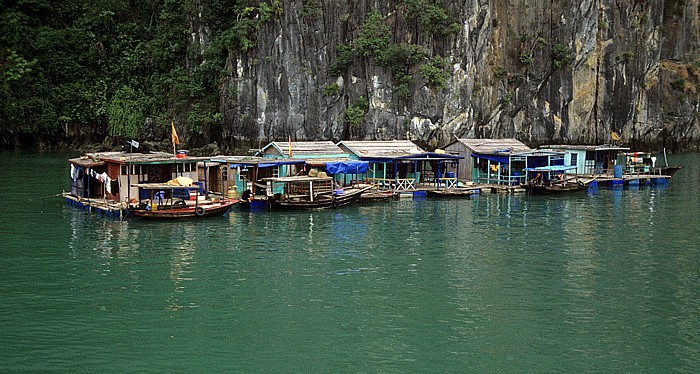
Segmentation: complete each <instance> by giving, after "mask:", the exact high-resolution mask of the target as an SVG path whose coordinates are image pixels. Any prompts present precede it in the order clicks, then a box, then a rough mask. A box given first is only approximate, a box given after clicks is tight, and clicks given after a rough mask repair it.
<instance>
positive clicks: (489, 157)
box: [472, 153, 510, 164]
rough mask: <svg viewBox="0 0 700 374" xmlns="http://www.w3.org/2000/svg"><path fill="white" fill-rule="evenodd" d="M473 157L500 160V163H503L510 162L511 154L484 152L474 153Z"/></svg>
mask: <svg viewBox="0 0 700 374" xmlns="http://www.w3.org/2000/svg"><path fill="white" fill-rule="evenodd" d="M472 157H474V158H481V159H484V160H490V161H496V162H500V163H502V164H507V163H509V162H510V157H509V156H501V155H484V154H478V153H472Z"/></svg>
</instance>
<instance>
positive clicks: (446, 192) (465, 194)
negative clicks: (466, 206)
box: [427, 187, 480, 198]
mask: <svg viewBox="0 0 700 374" xmlns="http://www.w3.org/2000/svg"><path fill="white" fill-rule="evenodd" d="M479 192H480V190H479V189H478V188H459V187H457V188H450V189H439V190H427V193H428V197H445V198H470V197H471V196H472V195H474V194H478V193H479Z"/></svg>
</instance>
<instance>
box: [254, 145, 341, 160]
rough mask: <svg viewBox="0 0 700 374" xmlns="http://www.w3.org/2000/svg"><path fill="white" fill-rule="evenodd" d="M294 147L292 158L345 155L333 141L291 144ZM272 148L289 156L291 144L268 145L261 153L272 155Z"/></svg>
mask: <svg viewBox="0 0 700 374" xmlns="http://www.w3.org/2000/svg"><path fill="white" fill-rule="evenodd" d="M291 145H292V156H293V157H299V156H324V155H329V156H330V155H338V154H344V153H345V152H343V150H342V149H340V147H338V146H337V145H335V143H333V142H332V141H319V142H291ZM271 147H273V148H274V149H275V150H276V151H277V152H275V153H280V154H282V155H284V156H287V155H288V154H289V142H272V143H270V144H268V145H266V146H265V147H264V148H263V149H262V150H261V151H262V152H264V153H268V154H269V153H270V151H271V149H270V148H271Z"/></svg>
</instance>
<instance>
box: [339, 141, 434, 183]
mask: <svg viewBox="0 0 700 374" xmlns="http://www.w3.org/2000/svg"><path fill="white" fill-rule="evenodd" d="M338 147H340V149H342V150H343V152H345V153H347V154H348V155H349V156H350V159H353V160H362V161H366V162H367V163H368V171H367V179H368V180H369V181H374V182H378V183H380V184H382V185H384V184H386V185H388V184H389V183H385V181H387V180H393V179H394V178H393V176H394V172H393V165H394V160H396V159H397V158H398V157H405V156H411V155H416V154H420V153H424V152H425V151H424V150H423V149H421V148H420V147H418V146H417V145H416V144H415V143H413V142H412V141H410V140H387V141H383V140H374V141H361V140H345V141H341V142H339V143H338Z"/></svg>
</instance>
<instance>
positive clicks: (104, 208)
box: [61, 192, 127, 219]
mask: <svg viewBox="0 0 700 374" xmlns="http://www.w3.org/2000/svg"><path fill="white" fill-rule="evenodd" d="M61 195H62V196H63V198H64V199H65V200H66V205H70V206H73V207H76V208H79V209H83V210H87V211H89V212H95V213H99V214H101V215H104V216H106V217H111V218H119V219H124V218H125V217H126V215H127V204H126V203H125V202H116V201H112V200H107V199H95V198H79V197H76V196H73V195H71V194H70V193H68V192H64V193H62V194H61Z"/></svg>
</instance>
